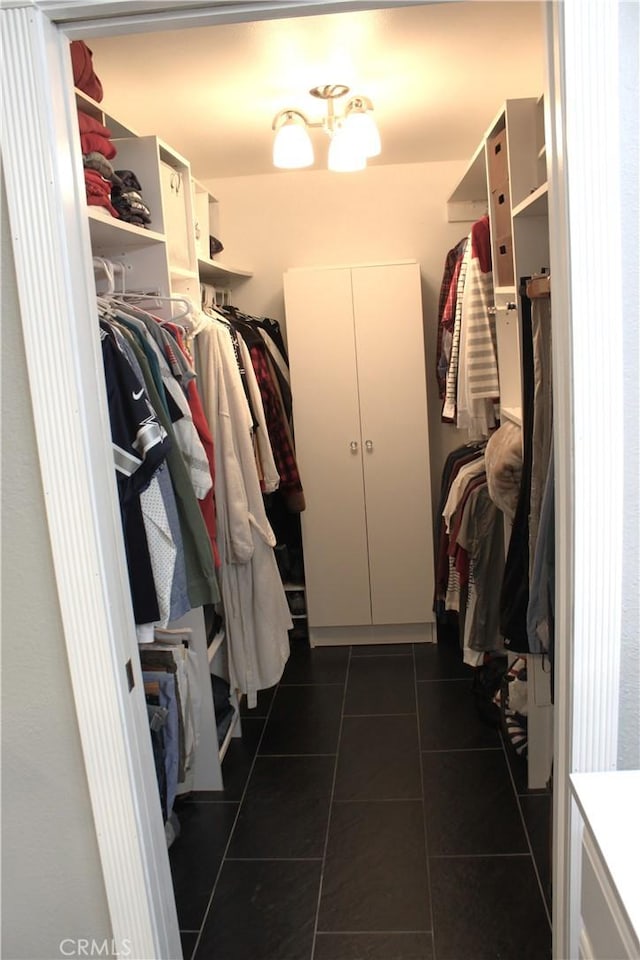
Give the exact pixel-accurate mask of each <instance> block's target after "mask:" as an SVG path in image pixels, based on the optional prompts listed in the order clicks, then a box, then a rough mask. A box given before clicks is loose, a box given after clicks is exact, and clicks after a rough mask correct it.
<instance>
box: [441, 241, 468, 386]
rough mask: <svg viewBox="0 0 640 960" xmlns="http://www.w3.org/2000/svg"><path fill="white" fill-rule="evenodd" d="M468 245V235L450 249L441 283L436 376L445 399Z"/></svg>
mask: <svg viewBox="0 0 640 960" xmlns="http://www.w3.org/2000/svg"><path fill="white" fill-rule="evenodd" d="M466 245H467V237H464V238H463V239H462V240H460V241H459V243H457V244H456V245H455V247H453V249H452V250H449V252H448V254H447V256H446V259H445V262H444V271H443V274H442V283H441V285H440V297H439V300H438V345H437V349H436V377H437V378H438V392H439V395H440V399H441V400H444V398H445V394H446V389H447V370H448V368H449V360H450V358H451V335H452V333H453V321H454V318H455V312H456V291H457V286H458V276H459V274H460V266H461V264H462V258H463V256H464V251H465V249H466Z"/></svg>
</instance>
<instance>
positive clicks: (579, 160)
mask: <svg viewBox="0 0 640 960" xmlns="http://www.w3.org/2000/svg"><path fill="white" fill-rule="evenodd" d="M385 6H392V4H391V3H390V2H370V3H369V2H364V3H357V2H339V0H334V2H320V0H319V2H315V0H307V2H303V0H300V2H286V0H280V2H275V0H274V2H263V3H256V2H251V3H248V2H239V3H235V4H232V5H229V4H217V3H200V4H195V3H183V4H182V5H176V4H175V3H167V2H163V0H157V2H156V3H152V4H149V3H148V2H146V3H145V2H141V0H110V2H109V0H79V2H72V0H5V3H4V5H3V10H2V30H3V41H4V42H3V65H2V71H3V75H2V76H3V97H2V100H3V104H2V110H3V147H2V160H3V173H4V177H5V179H6V183H7V195H8V207H9V216H10V222H11V233H12V240H13V247H14V256H15V262H16V273H17V280H18V291H19V300H20V310H21V318H22V325H23V331H24V338H25V349H26V355H27V366H28V372H29V381H30V391H31V402H32V406H33V413H34V421H35V426H36V436H37V442H38V451H39V458H40V463H41V471H42V478H43V485H44V490H45V500H46V506H47V518H48V525H49V535H50V539H51V544H52V551H53V560H54V566H55V570H56V578H57V584H58V591H59V598H60V604H61V609H62V614H63V623H64V630H65V639H66V644H67V652H68V657H69V663H70V670H71V676H72V683H73V688H74V698H75V703H76V710H77V714H78V723H79V728H80V733H81V738H82V744H83V751H84V757H85V763H86V768H87V778H88V783H89V790H90V795H91V802H92V807H93V812H94V819H95V826H96V833H97V836H98V842H99V847H100V856H101V862H102V867H103V873H104V880H105V886H106V890H107V897H108V902H109V909H110V915H111V920H112V926H113V937H114V940H115V941H116V942H123V941H128V942H129V943H130V944H131V950H132V953H131V955H133V956H136V957H146V958H151V957H153V958H157V960H165V958H166V960H175V958H176V957H179V956H181V950H180V942H179V934H178V924H177V917H176V911H175V902H174V898H173V891H172V885H171V876H170V872H169V864H168V857H167V851H166V844H165V839H164V833H163V831H162V821H161V815H160V808H159V801H158V797H157V788H156V785H155V776H154V772H153V767H152V760H151V751H150V749H149V745H148V729H147V726H146V714H145V712H144V709H143V706H144V698H143V696H142V692H141V691H142V687H141V677H140V673H139V669H138V668H137V666H136V663H137V660H136V656H135V652H136V647H135V630H134V627H133V619H132V613H131V608H130V602H129V599H128V588H127V583H126V566H125V562H124V555H123V549H122V542H121V538H120V536H119V533H118V523H117V517H118V506H117V500H116V496H115V486H114V484H113V478H112V468H111V452H110V449H109V445H108V442H107V437H108V436H109V431H108V426H107V424H108V417H107V412H106V408H105V403H104V398H103V391H101V390H96V389H95V383H96V378H101V377H102V364H101V361H100V357H99V350H98V338H97V333H96V331H97V329H98V327H97V316H96V308H95V298H94V294H93V277H92V273H91V269H90V268H91V251H90V241H89V232H88V225H87V220H86V216H85V215H84V186H83V180H82V172H81V166H80V164H79V160H78V158H79V156H80V153H79V148H78V143H77V132H76V126H75V116H74V114H75V104H74V99H73V92H72V91H73V81H72V77H71V70H70V64H69V57H68V52H67V41H68V39H73V38H74V37H82V38H85V39H86V38H88V37H90V36H91V35H99V34H114V33H130V32H142V31H145V32H146V31H150V30H153V29H169V28H176V27H179V26H198V25H213V24H216V23H226V22H232V21H236V22H237V21H241V20H243V21H246V20H255V19H269V18H274V17H282V16H300V15H302V14H311V13H314V14H316V13H336V12H342V11H346V10H353V9H371V8H374V7H378V8H380V7H385ZM547 8H548V9H547V29H548V67H549V69H548V76H549V90H548V97H547V110H548V121H549V129H550V132H551V146H552V165H551V170H550V172H551V186H550V228H551V267H552V285H553V298H554V374H555V382H556V396H555V399H554V402H555V411H556V425H557V430H556V465H557V480H556V488H557V493H556V503H557V521H556V523H557V567H558V574H557V577H558V579H557V596H558V607H557V631H556V632H557V635H558V637H561V638H562V644H561V645H560V644H559V645H558V668H557V684H556V711H555V713H556V723H555V769H554V786H555V815H554V822H555V844H554V849H555V856H554V957H556V958H567V957H574V956H577V952H576V943H577V941H576V935H577V924H578V921H579V899H578V896H579V887H578V885H577V883H576V879H575V876H574V874H575V870H576V864H577V847H576V842H577V838H578V833H577V827H576V826H575V824H574V821H573V819H572V816H571V807H572V801H571V793H570V786H569V774H570V773H572V772H575V771H587V770H593V769H600V770H607V769H613V767H614V766H615V762H616V743H617V717H618V685H619V650H620V646H619V638H620V595H621V593H620V591H621V567H622V556H621V537H620V536H619V531H620V530H621V528H622V515H621V512H622V497H621V496H616V495H615V493H616V492H617V491H619V489H620V477H619V469H620V463H621V462H622V454H623V443H624V436H623V431H622V428H621V427H620V428H618V427H616V426H615V423H612V418H611V417H610V415H608V414H607V410H606V404H604V403H603V402H602V397H607V398H608V399H609V404H610V405H612V404H613V405H615V404H620V403H621V394H620V377H619V372H620V369H621V364H622V359H621V350H622V343H623V341H622V337H616V331H617V326H616V325H619V324H620V323H621V313H620V312H618V314H617V316H616V315H615V313H614V307H615V305H616V303H617V301H616V300H615V297H617V296H618V297H619V294H620V289H621V279H620V277H619V264H618V265H616V258H615V251H617V250H619V248H620V247H619V244H620V239H621V238H620V210H619V206H616V205H615V204H612V203H611V202H610V195H611V194H609V195H607V194H606V192H605V191H604V190H603V180H602V164H603V162H604V160H605V159H606V169H607V185H608V187H609V188H611V189H612V190H615V177H616V175H617V171H618V169H619V164H618V163H617V162H616V160H617V157H616V153H615V151H616V148H617V144H618V139H617V136H616V134H617V129H618V126H617V125H618V116H617V110H616V109H615V106H616V104H617V94H618V86H617V85H618V83H619V82H620V81H619V77H618V76H617V71H616V70H615V69H614V68H613V67H610V69H605V65H607V64H611V63H613V64H615V63H616V59H615V46H616V43H617V33H616V29H615V27H614V22H615V23H616V24H617V18H616V9H617V3H616V2H615V0H587V2H585V0H566V2H565V3H563V4H557V3H553V4H547ZM603 50H604V53H603ZM609 54H614V59H613V61H610V60H608V59H607V57H608V55H609ZM593 63H598V64H599V69H598V70H597V71H595V70H593V67H592V64H593ZM612 171H613V172H612ZM612 176H613V178H614V182H613V184H612V180H611V177H612ZM587 211H588V218H587ZM594 234H595V235H594ZM588 238H590V240H591V246H589V244H588V243H586V240H587V239H588ZM609 271H611V272H609ZM619 280H620V282H618V281H619ZM602 304H607V306H608V308H609V309H608V313H607V319H606V322H603V319H602V312H601V305H602ZM612 304H613V305H614V306H613V307H612ZM45 305H46V309H45ZM594 377H596V378H597V382H598V391H596V390H594V389H593V382H594ZM617 422H618V423H620V422H621V421H620V420H618V421H617ZM61 424H63V425H64V439H65V442H64V445H63V446H62V445H61V444H60V442H59V437H60V426H61ZM594 464H598V465H599V466H598V469H595V470H594V469H590V468H592V467H593V466H594ZM612 493H613V495H612ZM594 504H598V509H594ZM603 569H606V570H607V571H608V572H607V577H606V578H605V579H604V580H601V579H600V580H599V579H598V577H599V576H600V575H601V572H602V570H603ZM88 638H90V642H88ZM129 660H131V661H132V663H133V665H134V679H135V681H136V683H135V686H134V688H133V691H129V687H128V683H127V676H126V669H125V665H126V664H127V662H128V661H129ZM97 689H99V690H100V693H101V696H100V702H99V703H97V702H96V697H95V693H94V691H95V690H97ZM594 718H595V722H594Z"/></svg>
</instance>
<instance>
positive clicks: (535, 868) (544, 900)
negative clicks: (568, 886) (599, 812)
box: [500, 731, 553, 932]
mask: <svg viewBox="0 0 640 960" xmlns="http://www.w3.org/2000/svg"><path fill="white" fill-rule="evenodd" d="M500 743H501V745H502V752H503V755H504V762H505V763H506V765H507V770H508V772H509V779H510V780H511V787H512V789H513V793H514V795H515V798H516V804H517V805H518V813H519V814H520V820H521V821H522V828H523V830H524V835H525V838H526V841H527V846H528V848H529V856H530V857H531V862H532V864H533V872H534V873H535V875H536V881H537V883H538V889H539V890H540V896H541V897H542V906H543V907H544V912H545V914H546V917H547V921H548V923H549V927H550V929H551V931H552V932H553V924H552V922H551V915H550V913H549V908H548V906H547V898H546V897H545V894H544V887H543V885H542V880H541V878H540V872H539V870H538V864H537V862H536V858H535V856H534V853H533V846H532V845H531V838H530V836H529V829H528V827H527V821H526V819H525V816H524V812H523V810H522V805H521V803H520V795H519V794H518V791H517V789H516V782H515V779H514V776H513V771H512V770H511V764H510V763H509V757H508V755H507V746H506V744H505V742H504V737H503V736H502V731H501V732H500ZM523 796H526V794H523Z"/></svg>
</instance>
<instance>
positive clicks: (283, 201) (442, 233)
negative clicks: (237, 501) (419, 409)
mask: <svg viewBox="0 0 640 960" xmlns="http://www.w3.org/2000/svg"><path fill="white" fill-rule="evenodd" d="M464 167H465V164H464V163H460V162H447V163H414V164H400V165H388V166H372V167H369V168H367V170H364V171H361V172H359V173H354V174H337V173H329V172H328V171H324V170H311V171H304V170H299V171H298V170H297V171H286V172H285V171H283V172H277V173H273V174H266V175H262V176H253V177H234V178H229V179H222V180H210V181H208V182H206V185H207V188H208V189H209V191H210V192H211V193H212V194H213V195H214V196H215V197H216V198H217V199H218V200H219V207H220V237H219V239H220V240H222V242H223V243H224V245H225V249H224V253H222V254H221V255H220V259H221V260H226V261H228V262H229V263H230V264H234V265H237V266H246V267H247V268H248V269H251V270H253V272H254V277H253V278H252V279H251V280H249V281H247V282H246V283H244V284H242V285H241V286H240V287H239V288H238V289H237V292H235V293H234V302H236V303H237V305H238V306H239V307H241V308H242V309H245V310H247V312H249V313H251V312H254V313H256V314H262V315H265V314H266V315H267V316H271V317H274V318H275V319H277V320H280V321H282V320H283V319H284V302H283V294H282V275H283V273H284V271H285V270H286V269H287V268H288V267H300V266H310V265H327V264H347V263H368V262H372V261H384V260H403V259H404V260H417V261H418V262H419V263H420V268H421V274H422V282H423V283H422V286H423V291H422V294H423V307H424V318H425V342H426V350H427V388H428V401H429V428H430V440H431V469H432V492H433V496H434V499H435V498H436V497H437V495H438V491H439V489H440V474H441V470H442V465H443V462H444V458H445V456H446V454H447V453H448V452H449V450H451V449H453V447H455V446H458V445H459V444H460V443H464V441H465V435H464V434H462V433H459V432H458V431H457V430H456V429H455V428H454V427H452V426H450V425H446V424H442V423H441V421H440V407H441V403H440V401H439V398H438V391H437V382H436V377H435V354H436V334H437V306H438V294H439V291H440V282H441V280H442V271H443V267H444V260H445V256H446V254H447V251H448V250H449V249H450V248H451V247H452V246H453V245H454V244H455V243H457V241H458V240H459V239H460V238H461V237H462V236H464V235H465V234H466V233H467V232H468V229H469V225H468V224H464V223H457V224H450V223H447V222H446V198H447V196H448V195H449V194H450V192H451V191H452V189H453V187H454V186H455V184H456V181H457V180H458V178H459V177H460V176H461V174H462V172H463V170H464ZM389 330H390V331H393V332H395V333H397V334H398V335H400V334H401V332H402V317H401V316H390V317H389ZM389 362H390V363H391V362H393V352H392V351H391V352H390V356H389ZM294 404H295V398H294ZM302 481H303V484H304V477H303V478H302Z"/></svg>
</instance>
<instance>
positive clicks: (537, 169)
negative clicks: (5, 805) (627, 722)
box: [447, 97, 553, 788]
mask: <svg viewBox="0 0 640 960" xmlns="http://www.w3.org/2000/svg"><path fill="white" fill-rule="evenodd" d="M487 213H488V214H489V218H490V224H491V236H492V247H493V251H492V252H493V282H494V304H495V311H496V313H495V317H496V339H497V352H498V367H499V374H500V401H501V405H500V413H501V417H502V418H503V419H504V420H510V421H511V422H513V423H516V424H518V426H522V366H521V347H520V326H521V317H520V304H519V298H518V294H517V284H518V281H519V278H520V277H528V276H532V275H533V274H539V273H541V272H543V271H544V270H545V269H548V267H549V262H550V259H549V223H548V187H547V179H546V146H545V128H544V100H543V98H542V97H538V98H535V97H532V98H525V99H521V100H507V101H506V103H505V104H504V106H503V107H502V109H501V110H500V111H499V112H498V114H497V115H496V116H495V117H494V119H493V121H492V122H491V124H490V125H489V127H488V128H487V130H486V132H485V135H484V137H483V138H482V140H481V142H480V144H479V146H478V148H477V149H476V151H475V153H474V155H473V157H472V158H471V160H470V162H469V164H468V166H467V169H466V171H465V173H464V174H463V176H462V178H461V180H460V182H459V183H458V185H457V187H456V188H455V190H454V191H453V193H452V194H451V196H450V197H449V200H448V203H447V214H448V219H449V221H451V222H455V221H458V220H466V221H473V220H476V219H477V218H478V217H481V216H484V215H485V214H487ZM513 304H515V305H516V307H517V309H513V307H512V306H509V305H513ZM506 535H507V537H508V535H509V534H508V532H507V534H506ZM527 657H528V665H529V667H528V687H527V692H528V725H529V730H528V737H529V750H528V780H529V787H531V788H542V787H544V786H545V785H546V783H547V781H548V778H549V774H550V771H551V762H552V751H553V706H552V704H551V688H550V678H549V672H548V671H549V668H548V663H546V664H545V663H544V662H543V658H542V657H540V656H536V655H532V654H527Z"/></svg>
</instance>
